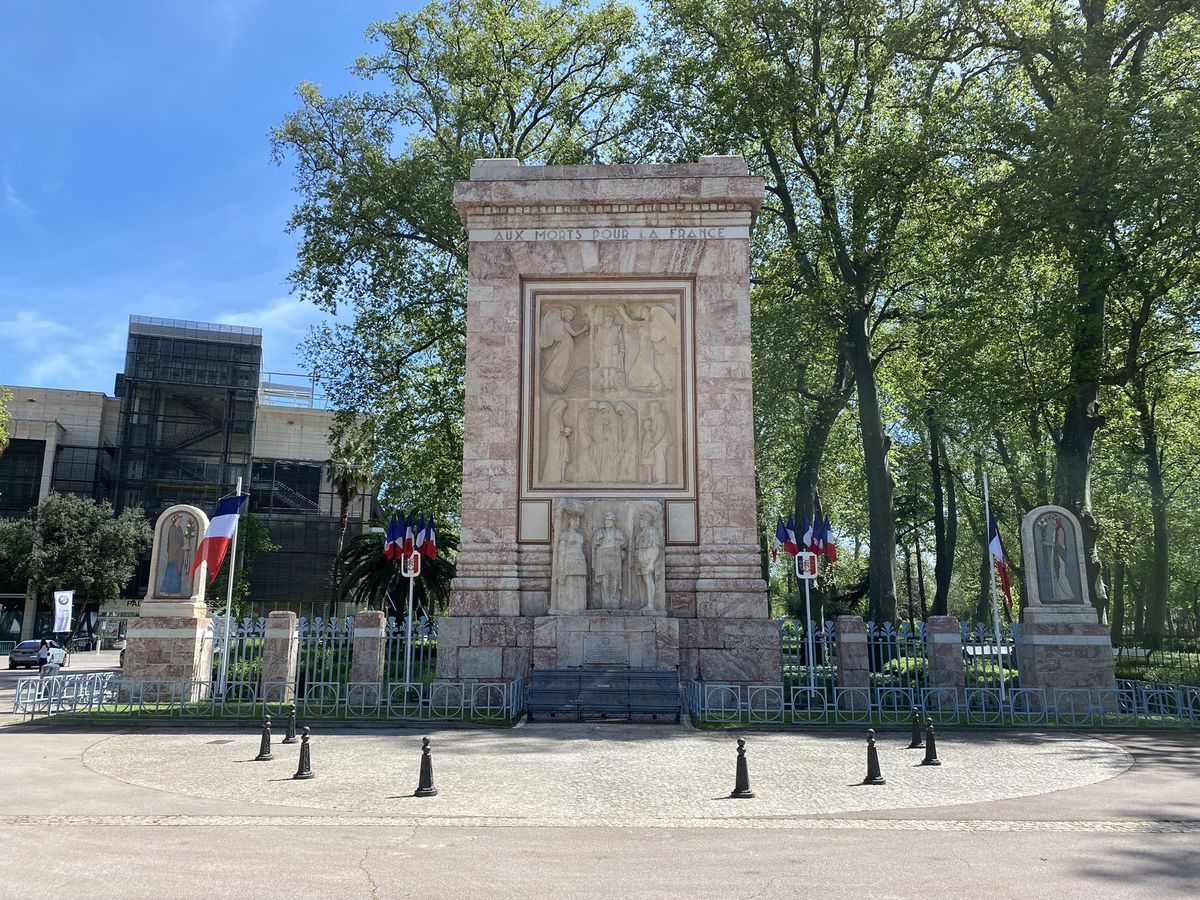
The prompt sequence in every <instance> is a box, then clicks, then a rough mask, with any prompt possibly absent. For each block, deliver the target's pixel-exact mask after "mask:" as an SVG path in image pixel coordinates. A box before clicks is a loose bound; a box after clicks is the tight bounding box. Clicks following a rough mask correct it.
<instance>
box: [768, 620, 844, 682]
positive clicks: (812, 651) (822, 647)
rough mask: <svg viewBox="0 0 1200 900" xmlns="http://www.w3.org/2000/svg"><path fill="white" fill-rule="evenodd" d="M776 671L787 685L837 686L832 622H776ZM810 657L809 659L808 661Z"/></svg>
mask: <svg viewBox="0 0 1200 900" xmlns="http://www.w3.org/2000/svg"><path fill="white" fill-rule="evenodd" d="M779 652H780V654H781V660H780V662H781V669H780V675H781V677H782V680H783V683H784V685H786V686H787V687H789V688H818V687H819V688H823V689H829V688H833V687H836V686H837V632H836V630H835V629H834V627H833V623H832V622H826V623H825V624H824V625H820V624H819V623H816V622H803V621H801V620H800V619H781V620H780V622H779ZM810 660H811V661H810Z"/></svg>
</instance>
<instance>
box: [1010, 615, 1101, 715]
mask: <svg viewBox="0 0 1200 900" xmlns="http://www.w3.org/2000/svg"><path fill="white" fill-rule="evenodd" d="M1022 619H1023V621H1022V622H1021V630H1020V633H1019V634H1018V638H1017V659H1018V665H1019V667H1020V672H1021V687H1022V688H1034V689H1041V690H1044V691H1045V692H1046V699H1047V701H1048V702H1050V703H1051V704H1053V702H1054V692H1055V691H1056V690H1059V689H1067V688H1073V689H1081V688H1082V689H1085V690H1088V691H1112V690H1115V689H1116V686H1117V682H1116V671H1115V665H1114V661H1113V652H1112V637H1111V636H1110V635H1109V631H1108V628H1107V626H1104V625H1100V624H1099V623H1098V621H1097V616H1096V612H1095V610H1094V609H1092V608H1091V607H1087V608H1082V609H1080V608H1078V607H1074V608H1072V609H1071V610H1070V611H1067V610H1061V611H1060V610H1055V609H1048V608H1046V607H1045V606H1043V607H1040V608H1033V607H1028V608H1026V610H1025V613H1024V615H1023V617H1022Z"/></svg>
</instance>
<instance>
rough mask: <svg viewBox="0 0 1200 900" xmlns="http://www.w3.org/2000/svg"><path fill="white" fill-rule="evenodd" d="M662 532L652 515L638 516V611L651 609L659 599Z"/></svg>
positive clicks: (635, 558)
mask: <svg viewBox="0 0 1200 900" xmlns="http://www.w3.org/2000/svg"><path fill="white" fill-rule="evenodd" d="M662 554H663V537H662V532H661V531H659V530H658V529H657V528H656V527H655V526H654V520H653V517H652V516H651V515H650V513H647V512H643V513H639V514H638V533H637V537H635V538H634V539H633V575H634V583H635V584H636V585H637V586H638V589H639V591H638V593H639V595H640V596H639V598H638V599H639V600H640V604H639V605H638V607H637V608H638V609H650V608H652V607H654V606H655V605H656V600H657V597H658V590H657V588H658V585H657V581H658V569H659V565H660V563H661V562H662Z"/></svg>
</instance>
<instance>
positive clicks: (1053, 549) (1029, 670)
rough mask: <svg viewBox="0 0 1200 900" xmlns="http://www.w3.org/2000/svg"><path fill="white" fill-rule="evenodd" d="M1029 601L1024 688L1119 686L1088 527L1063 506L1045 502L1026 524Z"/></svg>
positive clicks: (1021, 640) (1024, 620)
mask: <svg viewBox="0 0 1200 900" xmlns="http://www.w3.org/2000/svg"><path fill="white" fill-rule="evenodd" d="M1021 554H1022V560H1023V562H1024V564H1025V597H1026V602H1027V605H1026V607H1025V609H1024V611H1023V613H1022V616H1021V630H1020V634H1019V635H1018V651H1017V655H1018V660H1019V665H1020V670H1021V686H1022V687H1024V688H1044V689H1045V690H1046V692H1047V694H1052V692H1053V691H1054V690H1055V689H1056V688H1088V689H1098V690H1113V689H1115V688H1116V678H1115V674H1114V665H1113V652H1112V638H1111V636H1110V635H1109V631H1108V627H1107V626H1105V625H1101V624H1100V622H1099V617H1098V616H1097V613H1096V609H1095V607H1094V606H1092V603H1091V599H1090V598H1089V597H1088V583H1087V569H1086V568H1085V565H1084V555H1083V530H1082V529H1081V528H1080V526H1079V520H1078V519H1077V518H1075V516H1074V515H1073V514H1072V513H1071V512H1070V510H1067V509H1064V508H1063V507H1061V506H1039V507H1038V508H1037V509H1033V510H1030V511H1029V513H1028V514H1026V516H1025V518H1024V520H1023V521H1022V522H1021Z"/></svg>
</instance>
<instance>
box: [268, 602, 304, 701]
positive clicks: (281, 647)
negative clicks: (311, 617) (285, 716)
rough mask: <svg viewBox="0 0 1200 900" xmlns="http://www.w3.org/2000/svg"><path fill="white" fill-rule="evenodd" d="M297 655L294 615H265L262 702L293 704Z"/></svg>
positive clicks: (284, 613) (297, 640)
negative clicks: (263, 700)
mask: <svg viewBox="0 0 1200 900" xmlns="http://www.w3.org/2000/svg"><path fill="white" fill-rule="evenodd" d="M299 654H300V630H299V626H298V624H297V619H296V614H295V613H294V612H278V611H277V612H273V613H269V614H268V615H267V625H266V628H265V629H264V630H263V666H262V695H263V698H264V699H265V700H266V702H268V703H292V702H294V701H295V699H296V666H297V662H298V660H299Z"/></svg>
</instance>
